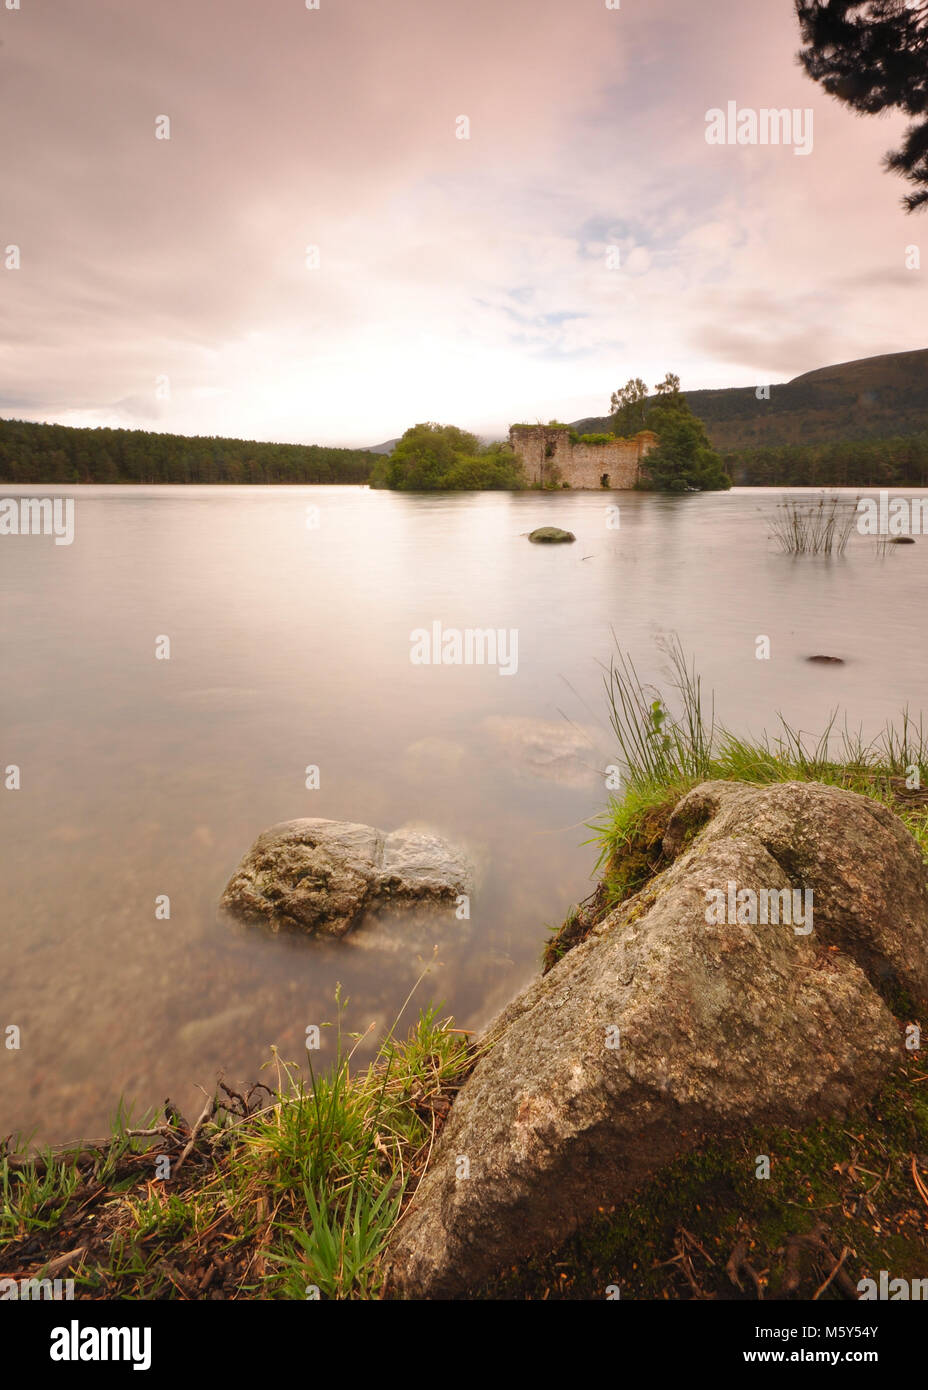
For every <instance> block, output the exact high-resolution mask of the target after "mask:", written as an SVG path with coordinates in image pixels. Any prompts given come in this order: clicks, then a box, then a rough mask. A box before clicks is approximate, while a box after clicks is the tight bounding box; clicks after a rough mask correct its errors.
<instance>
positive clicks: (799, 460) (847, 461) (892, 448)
mask: <svg viewBox="0 0 928 1390" xmlns="http://www.w3.org/2000/svg"><path fill="white" fill-rule="evenodd" d="M723 458H724V462H725V467H726V469H727V471H728V473H729V474H730V476H731V477H732V478H733V479H734V481H735V483H736V484H738V485H740V486H741V487H888V486H892V485H896V486H908V487H928V434H917V435H895V436H893V437H892V438H889V439H859V440H841V441H840V442H836V443H830V444H783V445H780V446H778V447H764V446H758V447H756V448H749V449H740V450H738V451H737V452H735V453H725V452H724V451H723Z"/></svg>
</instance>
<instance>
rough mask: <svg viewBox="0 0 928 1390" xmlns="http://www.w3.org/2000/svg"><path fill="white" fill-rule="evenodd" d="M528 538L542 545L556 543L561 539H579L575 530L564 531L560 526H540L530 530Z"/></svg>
mask: <svg viewBox="0 0 928 1390" xmlns="http://www.w3.org/2000/svg"><path fill="white" fill-rule="evenodd" d="M528 538H529V540H530V541H535V542H536V543H537V544H540V545H555V544H557V543H558V542H559V541H575V540H576V539H577V537H576V536H575V535H574V533H573V531H562V530H561V529H560V527H559V526H539V527H538V528H537V530H535V531H530V532H529V535H528Z"/></svg>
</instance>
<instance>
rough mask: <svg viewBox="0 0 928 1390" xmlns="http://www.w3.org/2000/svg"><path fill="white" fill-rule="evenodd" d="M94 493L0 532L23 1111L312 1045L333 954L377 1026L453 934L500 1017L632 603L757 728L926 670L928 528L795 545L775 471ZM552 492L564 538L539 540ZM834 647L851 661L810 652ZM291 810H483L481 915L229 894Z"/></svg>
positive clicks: (6, 946) (189, 1085)
mask: <svg viewBox="0 0 928 1390" xmlns="http://www.w3.org/2000/svg"><path fill="white" fill-rule="evenodd" d="M35 491H39V490H38V489H36V490H35ZM41 491H43V492H44V494H45V495H48V494H49V493H51V492H54V491H61V489H57V490H56V489H43V490H41ZM73 495H75V496H76V498H77V509H76V534H75V540H74V544H73V545H71V546H70V547H56V546H55V545H54V544H53V543H52V541H51V540H49V539H46V538H42V537H4V538H2V540H0V593H2V619H0V622H2V627H0V638H2V651H3V656H4V679H3V684H2V694H0V700H2V726H0V727H2V733H3V745H2V749H0V764H2V765H3V766H4V767H5V766H7V765H8V764H11V763H16V764H17V765H18V766H19V767H20V768H21V769H22V787H21V790H19V791H16V792H12V791H2V793H0V818H2V843H3V847H4V868H3V874H2V882H0V914H2V915H0V942H2V951H3V971H2V980H0V1030H2V1029H4V1028H5V1027H6V1026H8V1025H9V1024H15V1025H17V1026H18V1027H19V1028H20V1029H21V1034H22V1039H21V1048H20V1050H19V1051H18V1052H16V1051H10V1050H5V1049H4V1050H0V1068H2V1076H0V1094H2V1113H0V1133H8V1132H9V1131H11V1130H14V1129H21V1130H25V1131H35V1132H36V1135H37V1138H39V1139H41V1140H50V1141H54V1140H60V1139H68V1138H72V1137H76V1136H81V1137H88V1136H91V1137H92V1135H93V1134H95V1133H100V1132H103V1130H104V1128H105V1126H106V1123H107V1120H108V1118H109V1116H110V1114H111V1112H112V1110H113V1108H114V1106H115V1103H116V1100H117V1099H118V1097H119V1095H120V1093H124V1094H126V1095H127V1096H131V1097H133V1098H135V1100H136V1101H137V1102H138V1103H139V1104H140V1105H144V1106H149V1105H155V1104H158V1103H160V1102H161V1101H163V1100H164V1098H165V1097H166V1096H170V1097H171V1099H172V1100H174V1101H175V1102H176V1103H177V1104H179V1105H180V1106H181V1108H182V1109H184V1110H192V1109H193V1108H194V1107H195V1106H197V1097H198V1094H199V1093H198V1091H197V1090H196V1087H197V1084H198V1083H199V1084H201V1085H204V1086H209V1085H210V1084H211V1083H212V1082H213V1080H214V1078H215V1075H216V1072H217V1070H218V1069H220V1068H224V1069H225V1072H226V1075H227V1076H228V1077H229V1078H230V1079H231V1080H234V1081H241V1080H245V1079H254V1078H255V1077H256V1076H257V1075H258V1069H259V1068H260V1066H261V1064H262V1062H264V1061H265V1060H266V1059H267V1056H268V1047H269V1045H270V1044H271V1043H276V1044H277V1045H278V1047H279V1048H280V1049H281V1051H282V1053H283V1055H284V1056H285V1057H299V1056H300V1055H301V1052H302V1047H303V1039H304V1037H305V1030H306V1026H307V1025H308V1024H310V1023H321V1022H324V1021H326V1020H329V1019H331V1018H333V1016H334V1002H333V995H334V990H335V985H336V982H338V981H340V982H341V984H342V986H343V991H344V993H346V994H347V995H348V997H349V1000H350V1003H349V1007H348V1016H347V1024H348V1026H349V1027H351V1028H355V1029H357V1030H359V1031H360V1030H363V1029H366V1028H367V1027H368V1025H369V1024H370V1023H371V1022H374V1023H375V1024H376V1026H377V1028H378V1029H382V1028H383V1027H384V1026H385V1025H387V1024H389V1023H390V1022H392V1019H393V1017H394V1014H395V1013H396V1011H397V1009H398V1008H399V1006H400V1004H401V1003H402V1001H403V999H404V998H405V997H406V994H407V993H408V991H409V988H410V986H411V984H412V983H413V981H414V980H415V978H416V976H417V975H418V974H419V973H420V971H421V970H422V969H423V968H424V966H425V965H426V964H428V963H429V962H430V961H431V962H433V963H432V966H431V973H430V975H429V976H428V977H427V979H426V981H425V982H424V984H423V985H422V986H421V987H420V991H419V998H420V999H421V1001H422V1002H425V1001H426V1000H427V999H429V998H432V999H435V1000H443V1001H444V1002H445V1004H446V1007H447V1009H448V1011H453V1012H454V1014H455V1016H456V1017H457V1019H458V1021H459V1023H460V1024H461V1025H462V1026H466V1027H473V1026H478V1025H479V1024H480V1023H482V1022H484V1021H485V1020H486V1019H487V1018H488V1017H489V1016H490V1015H491V1014H492V1013H493V1012H494V1011H495V1010H496V1009H498V1008H499V1007H501V1006H502V1005H503V1004H504V1003H505V1002H506V1001H507V1000H508V999H509V998H510V997H511V996H512V995H513V994H514V993H515V992H516V990H518V989H519V988H520V986H522V985H523V984H524V983H525V982H526V981H527V980H528V979H529V978H530V977H531V975H532V974H533V972H534V971H535V970H536V969H537V963H538V959H539V954H540V950H541V947H542V944H543V941H544V937H545V934H546V927H548V926H553V925H555V924H556V923H557V922H558V921H559V920H560V919H561V918H562V916H563V914H564V912H565V911H566V909H567V908H568V907H569V905H570V904H571V903H572V902H575V901H577V900H578V899H580V898H582V897H583V896H585V895H586V893H587V892H589V891H590V888H591V886H592V885H591V883H590V874H591V871H592V868H593V865H594V863H595V859H596V853H595V850H594V848H593V847H592V846H590V845H589V844H584V841H586V840H587V839H588V838H589V831H588V830H587V829H586V828H585V826H586V822H588V821H589V820H590V819H591V818H593V817H595V815H596V814H597V813H598V811H599V810H600V809H601V807H602V805H603V803H604V801H605V797H606V792H605V790H604V787H603V776H602V774H603V769H604V768H605V766H606V765H607V764H608V763H609V762H610V761H611V760H612V757H613V752H614V750H613V746H612V741H611V738H610V736H609V731H608V726H607V723H606V718H605V713H604V703H603V698H602V669H601V663H602V662H608V658H609V654H610V651H611V649H612V645H613V632H614V636H615V638H616V639H617V640H618V641H619V642H620V643H621V645H622V646H623V647H626V648H628V649H630V651H631V652H632V654H633V656H634V659H635V661H636V664H637V665H638V667H639V671H640V672H641V674H642V675H644V676H647V677H651V678H655V677H656V678H659V677H660V675H661V669H662V660H663V659H662V657H661V654H660V651H659V650H658V647H657V644H656V639H657V638H658V637H659V636H660V635H661V634H662V633H668V632H671V631H676V632H678V633H679V635H680V638H681V640H682V642H683V644H684V647H685V648H686V650H687V652H688V654H691V655H693V656H694V657H695V658H696V661H697V665H698V667H699V669H700V671H701V672H702V674H703V676H704V679H705V683H706V686H707V687H714V688H715V691H716V704H717V713H718V715H719V717H720V718H721V719H722V720H723V722H725V723H726V724H728V725H733V726H735V727H737V728H738V729H740V730H743V731H754V732H757V731H759V730H761V729H762V728H764V727H765V726H766V727H772V725H773V723H774V722H775V718H776V714H777V712H778V711H781V710H782V712H783V713H784V715H785V716H786V717H787V718H789V719H790V722H791V723H794V724H799V725H801V726H802V727H803V728H805V729H810V730H814V729H818V728H820V727H821V726H822V725H823V724H824V722H825V720H826V719H827V716H828V714H829V711H830V710H831V709H832V708H833V707H834V706H835V705H838V704H840V705H842V706H844V707H846V708H847V710H848V711H849V714H850V716H851V718H852V720H853V722H854V723H855V724H856V723H857V722H861V723H863V725H864V728H865V730H874V729H875V728H876V726H878V725H879V724H881V723H882V722H883V720H884V719H886V718H888V717H891V716H892V715H893V714H895V713H896V712H897V711H898V710H899V708H900V707H901V706H902V705H903V704H905V703H906V702H908V703H909V704H911V705H912V707H913V708H915V709H918V708H919V707H920V705H921V703H922V699H923V695H924V691H925V688H926V679H925V677H926V673H928V654H926V648H925V642H924V640H923V632H924V624H923V620H922V618H921V612H922V602H923V594H924V592H925V581H926V577H928V540H925V541H920V542H919V543H917V544H916V545H914V546H906V547H890V553H888V554H887V555H885V556H883V557H882V558H879V557H876V556H875V555H874V545H873V542H872V541H870V542H867V541H864V540H862V539H858V538H855V540H854V541H853V542H852V544H851V547H850V548H849V550H848V552H847V555H846V556H845V557H844V558H843V559H841V560H831V561H829V560H827V559H821V558H812V557H801V558H798V559H796V558H789V557H786V556H783V555H781V554H779V553H778V552H777V550H776V548H775V546H774V545H773V544H772V542H771V541H770V540H769V539H768V532H769V520H770V516H771V513H772V510H773V508H774V506H775V504H776V502H777V501H778V500H779V495H780V494H779V493H778V492H773V491H770V492H768V491H762V490H753V491H747V490H744V491H736V492H734V493H732V494H729V495H725V496H718V495H715V496H706V497H698V496H696V497H683V498H659V497H646V496H639V495H636V494H610V495H606V496H601V495H599V494H594V493H564V494H561V495H558V494H553V495H501V494H496V495H470V496H456V497H455V496H441V497H438V496H409V497H402V496H395V495H386V494H382V493H372V492H369V491H367V490H366V489H360V488H344V489H339V488H312V489H310V488H222V489H219V488H217V489H210V488H205V487H203V488H128V487H113V488H100V487H88V488H77V489H74V490H73ZM607 501H608V502H611V503H612V504H615V502H616V501H619V502H620V504H621V525H620V529H619V530H613V529H609V528H608V527H607V524H606V521H607V514H606V503H607ZM309 505H314V506H316V507H318V509H319V525H318V526H317V527H312V526H310V527H307V525H306V521H307V506H309ZM545 524H558V525H562V526H564V527H566V528H568V529H570V530H571V531H573V532H574V533H575V534H576V536H577V543H576V544H574V545H571V546H563V547H542V546H533V545H530V544H529V543H528V542H527V541H526V539H525V533H526V532H528V531H529V530H531V529H532V528H533V527H535V526H538V525H545ZM436 621H437V622H440V623H441V624H442V627H443V629H446V630H447V629H449V628H459V629H467V628H488V627H493V628H497V629H501V628H502V629H507V630H508V629H516V630H517V631H518V670H517V672H516V673H515V674H514V675H512V676H501V675H500V674H499V673H498V671H497V670H496V669H495V668H493V667H489V666H447V665H446V666H436V665H433V666H421V665H413V664H412V663H411V661H410V633H411V632H412V631H413V630H414V629H416V628H421V627H428V628H430V627H431V624H433V623H434V622H436ZM760 635H766V636H769V638H770V641H771V648H772V657H771V660H770V661H758V660H756V659H755V641H756V638H757V637H758V636H760ZM164 636H167V637H169V638H170V643H171V658H170V660H169V661H160V660H156V658H155V650H156V639H157V638H159V637H164ZM817 652H826V653H828V654H833V655H837V656H842V657H844V658H845V662H846V664H845V665H843V666H835V667H821V666H809V665H807V664H806V663H805V662H804V661H803V658H804V657H805V656H808V655H809V654H811V653H817ZM311 764H316V765H318V767H319V770H320V786H319V789H318V790H307V788H306V786H305V780H306V777H305V774H306V768H307V767H308V766H309V765H311ZM301 815H316V816H331V817H335V818H338V819H347V820H355V821H362V822H365V823H367V824H371V825H377V826H380V827H381V828H382V829H384V830H392V829H394V828H396V827H398V826H400V825H403V824H407V823H417V822H418V823H422V824H424V825H427V826H430V827H432V828H434V829H435V830H436V831H438V832H439V833H441V834H443V835H445V836H447V837H448V838H450V839H452V840H456V841H459V842H462V843H464V844H465V845H466V846H467V847H468V848H469V850H470V852H471V853H472V854H473V856H474V857H475V859H476V861H477V863H478V866H479V868H480V872H481V883H480V889H479V891H478V892H477V894H476V895H475V898H474V902H473V905H472V910H471V918H470V921H466V922H460V921H457V920H456V919H455V916H454V913H453V912H452V911H450V910H449V911H447V912H444V913H439V914H437V915H436V916H435V917H433V918H431V919H430V920H429V921H427V922H425V923H423V922H422V921H421V920H420V921H412V920H409V921H392V922H390V923H388V924H383V925H371V926H370V927H369V928H368V929H367V930H365V931H364V932H363V933H362V934H361V935H360V936H358V937H357V939H356V940H354V941H350V942H343V943H341V944H323V943H316V942H306V941H302V940H293V939H285V938H279V939H269V938H267V937H265V936H263V935H260V934H258V933H254V932H250V931H247V930H244V931H243V930H234V929H230V928H229V927H228V926H227V925H225V924H222V923H220V922H217V920H216V916H215V904H216V902H217V900H218V897H219V895H220V893H221V891H222V888H223V887H224V885H225V883H226V881H227V879H228V878H229V876H230V875H231V873H232V871H233V869H234V868H235V865H236V864H237V862H238V860H239V858H240V857H241V856H242V855H243V854H244V853H245V851H246V850H247V849H248V848H249V846H250V845H251V843H252V841H253V839H254V838H255V835H256V834H257V833H258V832H259V831H260V830H262V829H264V828H266V827H267V826H269V825H272V824H273V823H274V822H276V821H280V820H287V819H290V818H292V817H295V816H301ZM162 894H166V895H167V896H168V897H169V899H170V919H169V920H159V919H158V918H156V915H155V899H156V897H158V896H159V895H162ZM436 946H437V948H438V949H437V957H435V955H434V948H435V947H436ZM330 1039H331V1034H330V1033H328V1032H324V1033H323V1047H324V1055H325V1049H326V1047H328V1048H329V1053H330V1052H331V1041H330Z"/></svg>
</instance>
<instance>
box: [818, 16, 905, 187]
mask: <svg viewBox="0 0 928 1390" xmlns="http://www.w3.org/2000/svg"><path fill="white" fill-rule="evenodd" d="M795 4H796V14H797V16H798V19H799V29H800V33H801V36H802V41H803V43H804V44H805V47H804V48H803V49H801V50H800V52H799V54H798V61H799V63H800V64H801V66H802V67H803V68H804V69H805V70H806V72H807V73H808V75H809V76H810V77H811V78H812V79H813V80H814V81H816V82H818V83H820V84H821V86H822V87H824V89H825V91H826V92H827V93H828V94H829V96H833V97H837V99H838V100H839V101H843V102H844V103H845V104H846V105H847V106H850V107H852V108H853V109H854V110H855V111H859V112H862V113H864V114H866V115H870V116H873V115H878V114H880V113H881V112H884V111H893V110H896V111H902V112H904V113H905V115H907V116H914V117H916V118H918V119H916V121H915V122H914V124H912V125H910V126H909V128H908V129H907V130H906V132H905V136H904V138H903V142H902V145H901V146H900V148H899V149H898V150H892V151H890V153H889V154H887V155H886V156H885V157H884V159H883V164H884V167H885V168H886V169H888V170H891V171H892V172H893V173H896V174H901V175H902V177H903V178H905V179H907V180H908V181H909V183H911V184H914V185H915V188H916V191H915V192H914V193H910V194H909V195H908V196H907V197H906V198H904V199H903V206H904V207H905V208H906V210H907V211H908V212H914V211H915V210H916V209H917V208H924V207H925V206H926V205H928V0H812V2H811V3H807V0H795Z"/></svg>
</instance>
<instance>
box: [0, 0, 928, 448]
mask: <svg viewBox="0 0 928 1390" xmlns="http://www.w3.org/2000/svg"><path fill="white" fill-rule="evenodd" d="M4 40H5V42H4V46H3V48H2V49H0V62H2V64H3V78H4V81H3V84H2V98H0V101H2V112H0V114H2V119H3V121H4V130H5V131H6V132H7V137H8V138H7V141H6V146H5V154H4V162H5V179H4V213H3V219H2V226H0V245H3V246H5V245H7V244H10V243H16V244H17V245H19V246H20V248H21V255H22V268H21V269H20V270H18V271H0V293H2V296H3V300H2V309H3V313H2V329H0V334H2V336H0V371H2V379H3V381H4V383H5V387H6V391H7V400H8V401H9V402H11V407H7V408H6V413H8V414H9V413H13V409H12V406H15V408H16V410H17V411H20V412H21V413H22V414H24V415H26V416H27V417H28V418H35V419H60V420H65V419H67V420H70V421H72V422H73V421H75V420H87V421H92V422H94V423H106V424H113V425H118V424H124V425H125V424H128V425H133V426H136V427H139V426H141V427H153V428H158V429H171V430H178V431H180V432H183V433H212V434H231V435H239V436H245V437H257V438H267V439H276V440H287V439H295V440H304V441H307V442H310V441H314V440H318V441H319V442H343V443H369V442H371V441H372V440H379V439H381V438H386V437H390V436H392V435H394V434H396V433H398V432H399V431H401V430H402V429H403V428H405V427H406V426H407V425H408V424H409V423H411V422H413V421H415V420H417V419H425V418H438V419H453V420H456V421H457V422H458V423H460V424H463V425H467V426H470V427H472V428H475V429H478V430H480V431H481V432H482V433H501V432H502V431H503V430H504V429H505V427H506V425H507V423H508V421H509V420H511V419H520V418H527V419H531V418H535V417H536V416H542V417H543V418H546V419H547V418H550V417H552V416H560V417H568V416H569V417H571V418H572V417H573V416H574V415H586V414H598V413H600V412H601V411H602V410H603V409H604V408H605V406H606V402H607V401H608V397H609V393H610V392H611V391H612V390H613V389H614V387H615V385H616V384H618V383H620V382H621V381H624V380H625V379H627V377H629V376H632V375H642V376H644V377H645V379H646V380H649V381H657V380H658V379H660V377H662V376H663V374H664V372H665V371H667V370H668V369H672V370H676V371H678V372H679V373H680V374H681V376H682V377H683V382H684V386H685V387H686V386H690V387H692V388H695V387H699V386H723V385H729V384H750V383H751V382H752V381H756V380H758V379H766V378H768V377H773V378H776V377H778V376H781V375H786V376H792V375H796V374H798V373H800V372H802V371H806V370H810V369H812V368H814V367H817V366H821V365H824V364H825V363H826V362H828V361H834V360H842V359H847V358H852V357H861V356H866V355H867V354H868V353H869V352H871V351H873V350H881V351H886V350H891V349H892V348H898V349H903V348H913V347H919V346H923V345H924V343H923V340H922V332H921V330H920V327H919V325H920V323H922V322H924V318H925V314H924V309H925V288H924V285H925V281H924V275H925V274H928V271H926V272H922V273H914V272H905V271H904V269H903V268H902V267H903V255H904V248H905V247H906V246H907V245H909V244H911V243H913V242H916V243H917V242H918V241H919V235H920V234H921V235H922V239H923V240H924V239H925V237H924V231H923V229H924V227H926V226H928V221H923V222H922V223H920V224H916V222H915V220H914V219H912V218H908V219H907V218H905V217H904V216H903V214H902V213H901V211H900V209H899V206H898V200H899V197H900V196H901V190H900V188H899V185H898V183H897V182H895V181H893V180H892V179H890V178H888V177H887V176H886V175H885V174H883V173H882V171H881V168H880V155H881V153H882V151H883V150H884V148H886V147H887V146H888V145H889V144H891V143H892V141H893V139H894V138H895V127H894V125H893V123H892V122H874V121H865V120H860V119H855V118H854V117H853V116H851V115H849V114H848V113H847V112H846V111H844V110H843V109H842V108H841V107H840V106H838V105H837V104H836V103H833V102H829V101H828V100H827V98H825V97H823V96H822V94H821V93H820V91H819V89H818V88H817V87H815V86H814V85H813V84H811V83H810V82H808V80H807V79H805V78H804V76H803V75H802V74H801V72H800V71H799V69H798V68H797V66H796V64H795V62H794V52H795V49H796V47H797V35H796V32H795V21H794V18H793V15H792V12H791V9H790V7H789V6H782V5H763V6H761V5H752V6H749V7H748V6H744V5H743V4H741V3H740V0H712V3H705V4H702V5H700V6H684V5H681V4H679V3H676V2H675V0H674V2H672V0H652V3H650V4H649V5H648V6H647V7H641V8H638V9H635V8H633V7H629V6H626V7H624V8H623V9H621V10H618V11H611V10H607V9H606V8H605V6H602V7H601V8H596V7H595V6H593V7H588V8H587V7H583V8H581V7H577V6H568V5H564V4H562V3H561V0H510V2H509V3H507V4H506V5H499V4H498V3H496V0H472V2H471V3H469V4H468V5H467V6H461V5H457V4H453V3H450V0H449V3H444V0H442V2H441V3H431V4H429V5H423V4H421V3H419V0H394V3H392V4H391V5H390V6H373V5H370V4H369V3H362V0H340V3H339V4H337V5H336V4H332V5H327V4H323V6H322V7H321V8H320V9H319V10H318V11H307V10H305V8H301V7H299V6H298V5H297V4H296V3H294V4H291V5H279V6H278V5H275V6H259V5H254V4H252V3H250V0H226V2H225V3H224V4H223V5H222V6H210V7H206V6H202V7H201V6H191V5H189V3H184V2H183V0H161V3H159V4H158V5H152V6H126V5H125V4H123V3H118V2H117V0H80V2H79V3H78V0H58V3H56V5H55V6H54V7H45V6H37V5H31V6H24V8H23V10H21V11H19V12H16V13H15V14H7V15H5V18H4ZM728 99H735V100H737V101H738V103H739V105H742V106H744V105H752V104H753V105H755V106H761V105H769V106H783V105H789V106H796V107H803V108H805V107H811V108H812V109H813V110H814V115H815V147H814V152H813V154H812V155H811V156H809V157H808V158H806V159H796V158H794V157H793V155H792V152H791V151H790V150H788V149H776V148H770V147H767V148H750V147H710V146H708V145H707V144H706V141H705V112H706V111H707V110H708V109H710V108H711V107H713V106H724V104H725V102H726V101H727V100H728ZM159 115H168V116H170V120H171V139H170V140H157V139H156V138H155V129H156V124H155V123H156V117H157V116H159ZM461 115H466V116H467V117H468V119H469V122H470V138H469V139H467V140H461V139H458V138H456V129H457V118H458V117H459V116H461ZM310 247H316V248H318V266H317V268H310V267H311V265H312V264H313V263H314V257H313V255H309V256H308V254H307V248H310ZM611 247H618V248H619V250H620V253H621V254H620V265H619V267H618V268H609V266H608V264H607V253H608V251H609V250H610V248H611ZM875 344H878V349H875V348H874V345H875ZM164 378H167V379H168V381H169V385H170V394H169V397H168V398H165V396H164V393H163V389H162V387H161V386H160V385H159V383H161V382H163V379H164ZM16 403H19V404H18V405H16Z"/></svg>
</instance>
